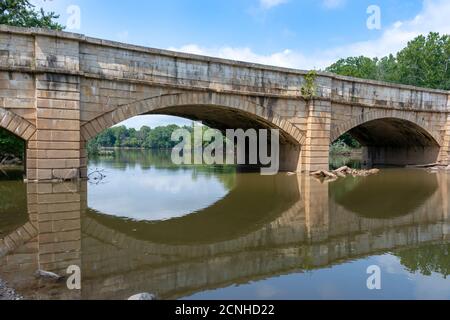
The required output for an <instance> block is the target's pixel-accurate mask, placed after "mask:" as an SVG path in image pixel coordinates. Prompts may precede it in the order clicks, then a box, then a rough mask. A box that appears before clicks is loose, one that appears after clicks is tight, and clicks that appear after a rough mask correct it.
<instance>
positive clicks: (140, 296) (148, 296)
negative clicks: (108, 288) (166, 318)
mask: <svg viewBox="0 0 450 320" xmlns="http://www.w3.org/2000/svg"><path fill="white" fill-rule="evenodd" d="M128 300H156V295H154V294H153V293H147V292H144V293H139V294H135V295H134V296H131V297H129V298H128Z"/></svg>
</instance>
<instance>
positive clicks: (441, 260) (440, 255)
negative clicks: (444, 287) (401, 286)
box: [394, 244, 450, 278]
mask: <svg viewBox="0 0 450 320" xmlns="http://www.w3.org/2000/svg"><path fill="white" fill-rule="evenodd" d="M449 253H450V245H449V244H431V245H423V246H419V247H416V248H410V249H404V250H399V251H398V252H394V254H395V255H396V256H397V257H399V258H400V262H401V264H402V265H404V266H405V267H406V269H407V270H408V271H409V272H414V273H416V272H420V273H421V274H423V275H425V276H429V275H431V274H432V273H433V272H436V273H439V274H441V275H442V276H443V277H444V278H447V277H448V276H449V275H450V254H449Z"/></svg>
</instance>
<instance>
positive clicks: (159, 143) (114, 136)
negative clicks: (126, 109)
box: [88, 125, 206, 154]
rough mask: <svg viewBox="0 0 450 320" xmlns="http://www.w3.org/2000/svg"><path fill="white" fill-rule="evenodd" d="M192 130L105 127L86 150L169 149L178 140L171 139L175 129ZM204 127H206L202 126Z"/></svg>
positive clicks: (166, 127) (190, 130)
mask: <svg viewBox="0 0 450 320" xmlns="http://www.w3.org/2000/svg"><path fill="white" fill-rule="evenodd" d="M182 128H183V129H186V130H188V131H189V132H193V130H194V128H193V127H190V126H183V127H180V126H177V125H168V126H160V127H156V128H153V129H152V128H150V127H148V126H143V127H142V128H141V129H140V130H136V129H134V128H127V127H125V126H118V127H112V128H109V129H106V130H105V131H103V132H102V133H100V134H99V135H97V137H95V138H94V139H92V140H90V141H89V143H88V152H89V153H91V154H93V153H97V152H98V150H99V149H101V148H142V149H171V148H173V147H175V146H176V145H177V144H178V143H179V142H178V141H172V139H171V138H172V133H173V132H174V131H175V130H177V129H182ZM204 128H206V127H204Z"/></svg>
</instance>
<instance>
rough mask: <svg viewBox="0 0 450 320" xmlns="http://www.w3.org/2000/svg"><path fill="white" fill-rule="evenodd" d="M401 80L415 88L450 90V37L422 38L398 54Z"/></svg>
mask: <svg viewBox="0 0 450 320" xmlns="http://www.w3.org/2000/svg"><path fill="white" fill-rule="evenodd" d="M397 64H398V79H399V81H400V82H401V83H404V84H410V85H415V86H421V87H427V88H433V89H444V90H449V89H450V37H449V36H448V35H443V36H440V35H439V33H436V32H431V33H429V34H428V36H427V37H424V36H418V37H417V38H415V39H414V40H412V41H410V42H409V43H408V45H407V47H406V48H404V49H403V50H401V51H400V52H399V53H398V54H397Z"/></svg>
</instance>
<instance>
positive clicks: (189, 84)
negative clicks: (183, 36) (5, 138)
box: [0, 26, 450, 181]
mask: <svg viewBox="0 0 450 320" xmlns="http://www.w3.org/2000/svg"><path fill="white" fill-rule="evenodd" d="M306 74H307V72H306V71H301V70H293V69H286V68H279V67H271V66H264V65H259V64H253V63H244V62H238V61H231V60H224V59H218V58H212V57H204V56H197V55H191V54H185V53H177V52H170V51H166V50H159V49H152V48H145V47H139V46H132V45H127V44H123V43H117V42H111V41H106V40H101V39H93V38H89V37H86V36H84V35H80V34H73V33H66V32H59V31H50V30H41V29H33V28H32V29H24V28H16V27H9V26H0V127H1V128H4V129H6V130H8V131H10V132H11V133H13V134H15V135H17V136H18V137H20V138H22V139H23V140H25V141H26V144H27V150H26V164H27V168H26V169H27V178H28V180H30V181H47V180H70V179H77V178H85V177H86V175H87V169H86V167H87V154H86V144H87V141H88V140H89V139H91V138H93V137H95V135H97V134H98V133H100V132H101V131H103V130H105V129H107V128H109V127H111V126H113V125H115V124H117V123H119V122H121V121H124V120H126V119H129V118H131V117H134V116H138V115H142V114H165V115H175V116H181V117H185V118H189V119H193V120H201V121H203V122H204V123H205V124H207V125H210V126H211V127H214V128H217V129H237V128H242V129H249V128H255V129H261V128H276V129H279V130H280V135H281V146H280V166H281V168H282V170H286V171H295V172H302V171H306V172H309V171H315V170H326V169H328V163H329V146H330V144H331V143H332V142H333V141H335V140H336V139H337V138H339V137H340V136H341V135H342V134H344V133H346V132H349V133H350V134H352V136H354V137H355V138H356V139H357V140H359V141H360V142H361V144H362V145H363V146H364V147H365V150H366V152H365V153H364V154H365V155H366V156H367V161H368V163H371V164H373V165H378V164H396V165H404V164H422V163H424V162H437V161H440V162H443V163H449V161H450V156H449V152H450V139H449V138H448V137H449V127H450V123H449V120H448V119H450V117H449V114H450V113H449V110H450V102H449V101H450V100H449V93H448V92H447V91H440V90H431V89H424V88H417V87H412V86H404V85H395V84H388V83H383V82H376V81H371V80H363V79H356V78H349V77H342V76H337V75H334V74H329V73H321V72H319V73H317V77H316V79H315V87H316V91H315V94H314V96H313V97H312V99H304V97H302V95H301V89H302V87H303V86H304V84H305V75H306Z"/></svg>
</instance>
